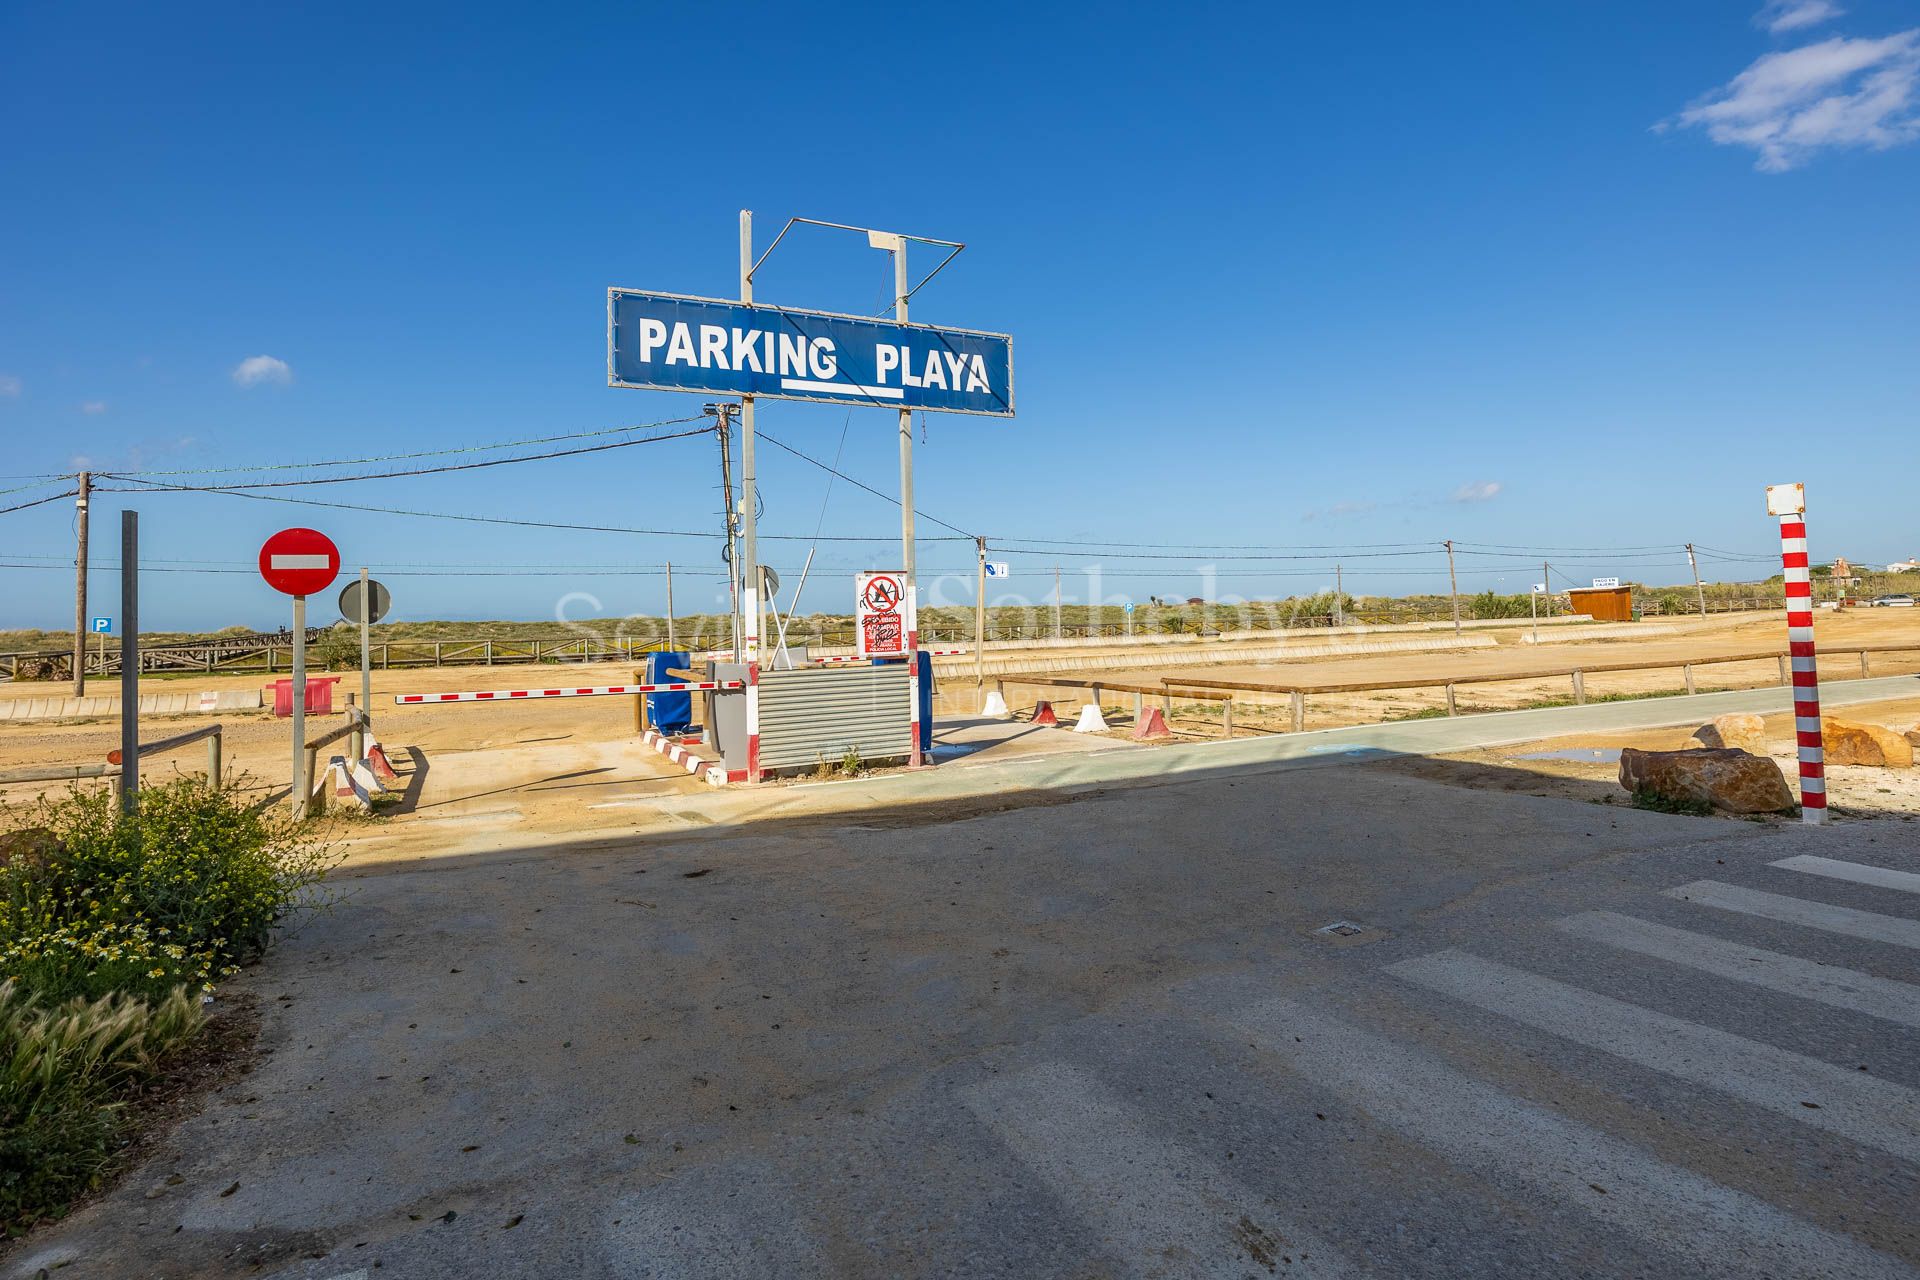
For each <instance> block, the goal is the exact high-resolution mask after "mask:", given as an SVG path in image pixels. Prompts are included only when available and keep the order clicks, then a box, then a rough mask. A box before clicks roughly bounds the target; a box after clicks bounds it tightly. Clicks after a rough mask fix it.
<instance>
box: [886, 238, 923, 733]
mask: <svg viewBox="0 0 1920 1280" xmlns="http://www.w3.org/2000/svg"><path fill="white" fill-rule="evenodd" d="M892 248H893V318H894V319H895V320H898V321H899V322H900V323H901V324H905V323H906V322H907V239H906V237H905V236H895V237H894V238H893V243H892ZM900 559H901V562H902V563H901V574H900V576H901V577H903V578H905V579H906V582H905V586H906V597H907V598H906V605H905V607H906V611H907V697H908V698H909V699H910V704H909V705H910V707H911V709H910V710H909V712H908V713H907V724H908V728H909V730H910V732H911V733H912V735H913V745H912V747H911V748H910V749H909V750H908V752H907V767H908V768H909V769H917V768H919V767H920V763H921V761H920V579H919V576H918V575H917V574H916V573H915V572H914V563H913V410H911V409H908V408H905V407H904V406H903V407H902V408H901V410H900Z"/></svg>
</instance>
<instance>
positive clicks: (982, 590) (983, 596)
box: [973, 537, 987, 689]
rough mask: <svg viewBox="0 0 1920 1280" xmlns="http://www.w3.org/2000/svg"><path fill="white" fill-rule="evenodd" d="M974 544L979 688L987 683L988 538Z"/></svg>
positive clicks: (975, 671)
mask: <svg viewBox="0 0 1920 1280" xmlns="http://www.w3.org/2000/svg"><path fill="white" fill-rule="evenodd" d="M973 544H974V546H975V547H977V548H978V549H979V551H980V567H979V570H978V576H977V577H976V578H975V579H974V591H973V687H974V688H976V689H979V688H982V687H984V686H985V685H986V683H987V540H986V538H985V537H976V538H975V539H974V540H973Z"/></svg>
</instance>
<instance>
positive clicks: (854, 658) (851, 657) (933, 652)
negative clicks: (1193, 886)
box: [812, 649, 973, 662]
mask: <svg viewBox="0 0 1920 1280" xmlns="http://www.w3.org/2000/svg"><path fill="white" fill-rule="evenodd" d="M921 652H923V653H925V654H926V655H927V656H928V657H929V658H957V657H960V656H961V655H963V654H967V653H971V652H973V651H972V650H971V649H924V650H922V651H921ZM812 661H814V662H872V661H873V659H872V658H862V657H860V656H859V655H858V654H846V655H844V656H841V657H833V658H814V659H812Z"/></svg>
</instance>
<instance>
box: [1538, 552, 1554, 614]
mask: <svg viewBox="0 0 1920 1280" xmlns="http://www.w3.org/2000/svg"><path fill="white" fill-rule="evenodd" d="M1540 581H1541V582H1542V583H1543V584H1544V585H1545V586H1546V588H1547V616H1548V617H1549V618H1551V617H1552V616H1553V571H1552V570H1551V569H1549V568H1548V567H1547V562H1546V561H1545V560H1542V561H1541V562H1540Z"/></svg>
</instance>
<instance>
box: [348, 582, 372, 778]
mask: <svg viewBox="0 0 1920 1280" xmlns="http://www.w3.org/2000/svg"><path fill="white" fill-rule="evenodd" d="M372 616H373V592H372V591H370V590H368V586H367V566H365V565H361V566H360V705H361V706H362V707H363V708H365V709H367V710H369V711H371V710H372V709H373V644H372V642H371V640H370V639H369V636H370V624H369V623H368V621H367V620H368V619H369V618H371V617H372ZM354 741H355V742H360V741H361V740H360V739H359V738H355V739H354ZM353 758H354V759H355V760H358V761H360V762H361V763H363V764H364V763H365V762H366V759H367V753H366V752H365V751H362V750H360V748H359V747H355V748H354V752H353Z"/></svg>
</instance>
